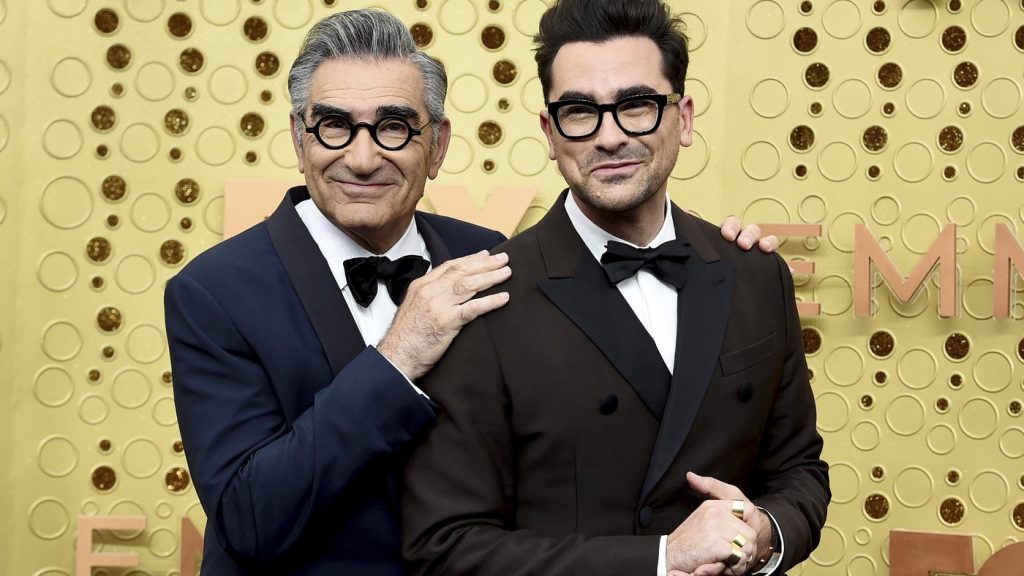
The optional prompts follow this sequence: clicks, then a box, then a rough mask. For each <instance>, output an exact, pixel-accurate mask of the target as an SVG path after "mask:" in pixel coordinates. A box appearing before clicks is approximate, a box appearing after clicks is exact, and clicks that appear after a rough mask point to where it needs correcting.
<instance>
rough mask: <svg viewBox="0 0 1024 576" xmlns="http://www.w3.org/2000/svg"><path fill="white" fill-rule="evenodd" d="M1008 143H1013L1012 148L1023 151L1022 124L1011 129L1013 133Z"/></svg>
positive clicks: (1023, 133) (1023, 132) (1023, 135)
mask: <svg viewBox="0 0 1024 576" xmlns="http://www.w3.org/2000/svg"><path fill="white" fill-rule="evenodd" d="M1010 144H1012V145H1013V149H1014V150H1016V151H1017V152H1022V153H1024V126H1018V127H1017V129H1016V130H1014V131H1013V135H1012V136H1010Z"/></svg>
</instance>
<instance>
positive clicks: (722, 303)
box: [641, 205, 734, 500]
mask: <svg viewBox="0 0 1024 576" xmlns="http://www.w3.org/2000/svg"><path fill="white" fill-rule="evenodd" d="M672 210H673V212H672V218H673V220H674V221H675V226H676V237H677V238H685V239H687V240H689V241H690V245H691V247H692V248H693V249H694V254H693V256H691V257H690V259H689V260H688V261H687V274H688V275H687V280H686V285H685V286H684V287H683V289H682V290H680V292H679V306H678V323H677V324H676V326H677V333H676V359H675V369H674V370H673V372H672V386H671V390H670V392H669V396H668V402H667V405H666V408H665V417H664V418H663V419H662V423H661V427H660V428H659V430H658V438H657V440H656V441H655V443H654V450H653V451H652V453H651V461H650V464H649V465H648V469H647V477H646V478H645V480H644V485H643V489H642V491H641V500H643V499H646V498H647V496H648V495H649V494H650V492H651V490H652V489H653V488H654V486H655V485H656V484H657V483H658V481H659V480H661V478H662V476H664V475H665V472H667V471H668V468H669V466H670V465H671V464H672V462H673V460H675V458H676V455H677V454H678V453H679V449H680V448H681V447H682V445H683V442H684V441H685V440H686V437H687V436H688V435H689V433H690V429H691V427H692V426H693V421H694V419H696V417H697V411H698V409H699V408H700V405H701V402H703V401H704V395H705V393H706V392H707V390H708V386H709V385H710V384H711V379H712V377H713V376H714V370H715V366H717V364H718V357H719V353H720V351H721V350H720V349H721V345H722V338H723V337H724V335H725V329H726V326H727V324H728V321H729V311H730V308H731V302H732V292H733V280H734V274H733V272H734V270H733V264H732V262H730V261H723V260H720V259H719V257H718V255H717V253H716V252H715V250H714V248H713V247H712V246H711V244H710V243H709V242H708V240H707V237H706V236H705V235H704V234H703V233H702V232H701V231H700V229H699V228H698V225H697V220H696V219H695V218H694V217H693V216H690V215H688V214H685V213H684V212H683V211H682V210H680V209H679V208H677V207H676V206H675V205H673V207H672Z"/></svg>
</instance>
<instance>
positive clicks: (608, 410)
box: [600, 394, 619, 416]
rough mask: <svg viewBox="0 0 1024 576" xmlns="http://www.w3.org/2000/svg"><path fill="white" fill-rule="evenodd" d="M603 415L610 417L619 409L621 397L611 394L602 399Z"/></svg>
mask: <svg viewBox="0 0 1024 576" xmlns="http://www.w3.org/2000/svg"><path fill="white" fill-rule="evenodd" d="M600 409H601V414H604V415H605V416H608V415H610V414H612V413H614V412H615V411H616V410H618V409H619V397H618V396H616V395H615V394H609V395H607V396H605V397H604V398H601V406H600Z"/></svg>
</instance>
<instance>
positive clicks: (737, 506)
mask: <svg viewBox="0 0 1024 576" xmlns="http://www.w3.org/2000/svg"><path fill="white" fill-rule="evenodd" d="M746 510H747V504H746V502H744V501H743V500H733V501H732V515H733V516H735V517H737V518H739V519H740V520H743V513H744V512H746Z"/></svg>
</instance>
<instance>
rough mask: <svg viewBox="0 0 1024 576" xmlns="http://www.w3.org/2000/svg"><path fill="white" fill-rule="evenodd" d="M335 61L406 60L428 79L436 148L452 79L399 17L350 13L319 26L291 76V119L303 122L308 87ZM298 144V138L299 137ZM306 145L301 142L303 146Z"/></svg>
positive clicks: (371, 12)
mask: <svg viewBox="0 0 1024 576" xmlns="http://www.w3.org/2000/svg"><path fill="white" fill-rule="evenodd" d="M335 58H365V59H368V60H372V61H382V60H405V61H408V62H411V63H412V64H414V65H416V67H418V68H419V69H420V72H422V73H423V89H424V94H423V99H424V104H425V105H426V107H427V114H428V115H429V116H430V120H431V122H434V123H435V124H436V126H435V128H434V130H433V137H434V141H433V143H434V144H437V139H438V137H439V136H440V130H438V129H437V128H438V126H440V123H441V121H442V120H444V117H445V116H444V98H445V94H446V93H447V91H448V75H447V74H446V73H445V71H444V65H443V64H441V63H440V62H439V61H437V60H435V59H434V58H431V57H430V56H428V55H427V54H425V53H424V52H421V51H420V50H417V48H416V43H415V42H414V41H413V38H412V34H411V33H410V32H409V29H408V28H407V27H406V25H405V24H404V23H403V22H402V21H401V20H399V19H398V18H396V17H395V16H393V15H391V14H389V13H387V12H385V11H383V10H380V9H377V8H369V9H365V10H349V11H346V12H338V13H335V14H332V15H330V16H328V17H326V18H324V19H323V20H321V21H319V22H317V23H316V24H314V25H313V27H312V28H311V29H310V30H309V33H308V34H306V39H305V40H303V41H302V47H301V48H300V49H299V55H298V56H297V57H296V58H295V62H294V63H292V68H291V71H289V72H288V92H289V94H291V98H292V113H293V114H295V115H296V116H297V117H298V118H300V119H301V118H303V117H304V114H305V112H306V107H307V106H308V105H309V87H310V83H311V81H312V78H313V73H314V72H315V71H316V69H317V68H318V67H319V66H320V65H321V64H323V63H324V62H326V61H328V60H333V59H335ZM295 137H296V138H297V139H298V135H295ZM300 143H301V141H300Z"/></svg>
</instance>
